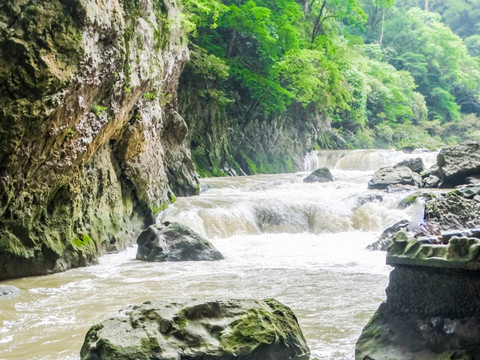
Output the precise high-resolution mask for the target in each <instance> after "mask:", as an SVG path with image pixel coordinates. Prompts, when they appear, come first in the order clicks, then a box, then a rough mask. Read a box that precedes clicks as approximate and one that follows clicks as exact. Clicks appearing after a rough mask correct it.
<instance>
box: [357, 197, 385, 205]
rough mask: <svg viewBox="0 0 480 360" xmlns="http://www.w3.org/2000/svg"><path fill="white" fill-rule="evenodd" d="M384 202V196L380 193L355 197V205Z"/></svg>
mask: <svg viewBox="0 0 480 360" xmlns="http://www.w3.org/2000/svg"><path fill="white" fill-rule="evenodd" d="M375 201H377V202H382V201H383V196H382V195H380V194H368V195H361V196H357V197H356V198H355V205H356V206H362V205H365V204H368V203H371V202H375Z"/></svg>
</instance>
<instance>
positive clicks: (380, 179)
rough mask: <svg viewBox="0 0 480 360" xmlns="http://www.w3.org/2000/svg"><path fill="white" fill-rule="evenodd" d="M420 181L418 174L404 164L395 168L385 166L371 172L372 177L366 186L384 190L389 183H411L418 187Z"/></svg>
mask: <svg viewBox="0 0 480 360" xmlns="http://www.w3.org/2000/svg"><path fill="white" fill-rule="evenodd" d="M421 182H422V179H421V177H420V175H418V174H417V173H415V172H413V171H412V170H411V169H410V168H408V167H406V166H400V167H397V168H394V167H391V166H387V167H384V168H381V169H380V170H378V171H376V172H375V174H373V178H372V179H371V180H370V181H369V182H368V188H369V189H380V190H384V189H386V188H387V187H388V186H389V185H412V186H414V187H419V186H420V185H421Z"/></svg>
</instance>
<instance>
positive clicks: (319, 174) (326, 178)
mask: <svg viewBox="0 0 480 360" xmlns="http://www.w3.org/2000/svg"><path fill="white" fill-rule="evenodd" d="M330 181H333V175H332V173H331V172H330V169H328V168H326V167H323V168H320V169H317V170H315V171H313V172H312V173H311V174H310V175H308V176H307V177H306V178H305V179H303V182H305V183H316V182H319V183H323V182H330Z"/></svg>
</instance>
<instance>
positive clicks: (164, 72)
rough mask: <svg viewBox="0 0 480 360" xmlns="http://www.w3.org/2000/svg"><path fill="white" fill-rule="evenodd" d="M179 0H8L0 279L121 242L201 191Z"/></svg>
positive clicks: (0, 44)
mask: <svg viewBox="0 0 480 360" xmlns="http://www.w3.org/2000/svg"><path fill="white" fill-rule="evenodd" d="M179 19H180V18H179V14H178V6H177V3H176V1H175V0H173V1H153V0H142V1H140V2H138V1H132V0H106V1H103V2H101V3H99V2H97V1H94V0H71V1H68V2H67V1H62V0H50V1H40V0H5V1H3V2H2V5H1V11H0V49H1V50H0V64H1V65H0V119H1V122H0V279H5V278H12V277H19V276H27V275H37V274H45V273H50V272H56V271H63V270H66V269H68V268H70V267H77V266H82V265H86V264H89V263H93V262H95V261H96V258H97V257H98V254H100V253H103V252H105V251H117V250H120V249H123V248H125V246H126V245H127V244H129V243H132V242H133V241H134V240H135V238H136V234H138V232H139V231H140V230H141V229H142V228H144V227H145V224H146V225H149V224H151V223H152V222H153V217H154V216H155V215H156V213H157V212H158V211H159V210H160V209H162V207H164V206H165V204H168V203H169V202H170V201H171V199H173V196H174V195H173V194H174V193H175V194H177V195H190V194H195V192H196V187H197V180H196V178H195V175H194V174H195V170H194V165H193V163H192V162H191V160H190V155H189V151H188V150H187V149H186V148H185V147H184V146H183V144H182V142H183V139H184V137H185V136H186V134H187V127H186V124H185V122H184V121H183V119H182V118H181V117H180V116H179V115H178V113H177V111H176V102H177V100H176V99H177V97H176V88H177V85H178V78H179V76H180V73H181V70H182V68H183V65H184V63H185V62H186V61H187V59H188V49H187V47H186V45H185V35H184V33H183V31H182V26H181V21H180V20H179Z"/></svg>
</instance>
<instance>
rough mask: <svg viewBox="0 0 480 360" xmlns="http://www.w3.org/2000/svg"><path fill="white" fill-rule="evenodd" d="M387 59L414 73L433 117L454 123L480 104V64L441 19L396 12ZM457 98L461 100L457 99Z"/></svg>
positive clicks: (414, 10) (415, 12) (389, 28)
mask: <svg viewBox="0 0 480 360" xmlns="http://www.w3.org/2000/svg"><path fill="white" fill-rule="evenodd" d="M385 41H386V42H385V45H386V46H387V47H388V48H389V49H390V50H391V51H390V52H389V53H388V57H387V58H388V60H389V61H390V62H391V63H392V64H393V65H394V66H395V67H396V68H397V69H399V70H407V71H409V72H411V73H412V75H413V76H414V78H415V82H416V83H417V84H418V90H419V91H420V92H421V93H422V94H423V95H424V96H425V98H426V101H427V106H428V108H429V109H430V118H440V119H442V120H443V121H452V120H455V119H458V118H459V115H460V110H461V109H463V110H466V107H467V104H468V107H469V108H472V104H473V103H475V102H478V99H477V97H476V96H475V95H474V94H475V93H476V92H478V89H479V88H480V73H479V66H478V61H477V60H476V59H475V58H473V57H471V56H470V55H469V54H468V51H467V48H466V46H465V45H464V44H463V42H462V39H460V38H459V37H458V36H457V35H455V34H454V33H453V32H452V31H451V30H450V28H448V27H447V26H445V25H444V24H442V23H441V22H440V16H439V15H438V14H435V13H431V12H425V11H422V10H420V9H419V8H411V9H410V10H408V11H407V12H403V11H402V10H401V9H397V10H396V14H395V18H394V19H392V21H390V22H389V24H388V26H387V28H386V35H385ZM457 97H458V99H457Z"/></svg>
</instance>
